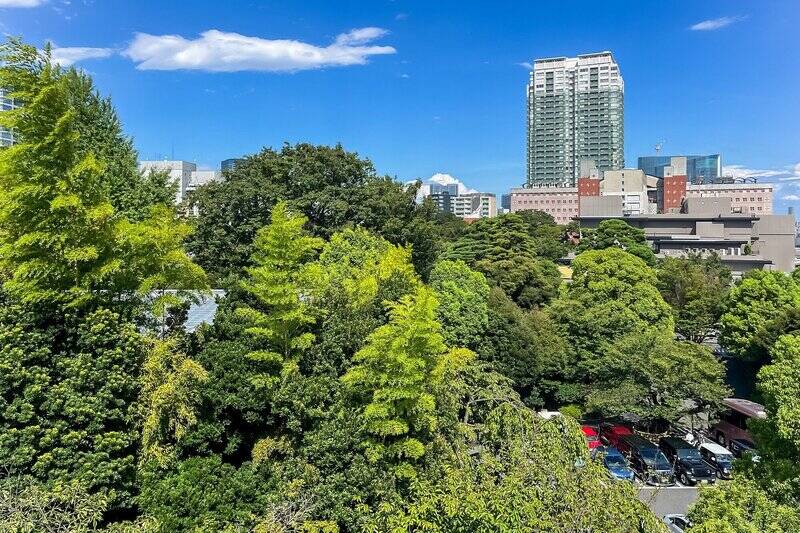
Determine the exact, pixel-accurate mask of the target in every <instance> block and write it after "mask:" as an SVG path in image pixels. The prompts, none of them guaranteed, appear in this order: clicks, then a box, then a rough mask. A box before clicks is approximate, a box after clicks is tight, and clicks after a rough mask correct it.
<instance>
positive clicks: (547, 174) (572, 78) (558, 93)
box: [526, 52, 625, 187]
mask: <svg viewBox="0 0 800 533" xmlns="http://www.w3.org/2000/svg"><path fill="white" fill-rule="evenodd" d="M624 92H625V84H624V81H623V79H622V74H621V73H620V71H619V66H618V65H617V63H616V61H615V60H614V57H613V56H612V54H611V52H599V53H594V54H584V55H579V56H577V57H572V58H569V57H554V58H547V59H537V60H535V61H534V65H533V71H532V72H531V74H530V80H529V83H528V117H527V118H528V143H527V144H528V147H527V148H528V160H527V182H526V185H527V186H528V187H552V186H560V187H574V186H575V185H576V182H577V179H578V178H579V177H580V173H581V169H580V162H581V160H583V159H592V160H594V162H595V164H596V165H597V168H598V169H599V170H600V171H603V170H615V169H619V168H622V167H623V166H624V164H625V156H624V124H623V122H624Z"/></svg>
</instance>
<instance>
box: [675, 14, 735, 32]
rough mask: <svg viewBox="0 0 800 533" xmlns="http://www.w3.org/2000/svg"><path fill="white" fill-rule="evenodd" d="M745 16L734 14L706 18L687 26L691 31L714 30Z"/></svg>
mask: <svg viewBox="0 0 800 533" xmlns="http://www.w3.org/2000/svg"><path fill="white" fill-rule="evenodd" d="M745 18H747V17H742V16H736V17H719V18H715V19H708V20H704V21H702V22H698V23H697V24H692V25H691V26H689V29H690V30H693V31H714V30H718V29H720V28H724V27H725V26H730V25H731V24H733V23H734V22H739V21H741V20H744V19H745Z"/></svg>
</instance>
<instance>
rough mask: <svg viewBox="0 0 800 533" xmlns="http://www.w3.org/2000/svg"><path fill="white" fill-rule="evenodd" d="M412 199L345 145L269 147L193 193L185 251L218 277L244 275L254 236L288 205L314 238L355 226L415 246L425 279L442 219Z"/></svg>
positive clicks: (409, 189)
mask: <svg viewBox="0 0 800 533" xmlns="http://www.w3.org/2000/svg"><path fill="white" fill-rule="evenodd" d="M415 195H416V189H415V188H414V187H413V186H405V185H403V184H401V183H398V182H396V181H394V180H392V179H390V178H389V177H387V176H379V175H378V174H377V173H376V172H375V168H374V166H373V164H372V162H371V161H369V160H368V159H364V158H361V157H359V155H358V154H356V153H353V152H348V151H346V150H345V149H344V148H342V147H341V146H335V147H328V146H314V145H310V144H304V143H301V144H297V145H288V144H287V145H284V146H283V147H282V148H281V149H280V150H273V149H271V148H265V149H263V150H262V151H261V152H259V153H258V154H254V155H252V156H249V157H246V158H244V159H243V160H242V161H241V162H240V163H239V164H237V165H236V168H235V169H234V170H232V171H231V172H229V173H228V174H227V176H226V179H225V181H224V182H220V183H211V184H208V185H205V186H203V187H200V188H199V189H198V190H197V191H196V192H195V193H194V194H193V195H192V198H191V199H190V202H192V203H194V204H196V205H197V206H198V209H199V216H198V218H197V221H196V222H197V224H196V231H195V233H194V234H193V235H192V237H191V239H190V241H189V243H188V248H189V250H190V251H191V252H192V254H193V255H194V257H195V258H196V259H197V262H198V263H199V264H200V265H201V266H203V267H204V268H205V269H206V270H207V271H208V272H209V273H210V274H211V275H212V277H213V278H214V279H215V280H217V281H219V280H223V279H225V278H226V277H229V276H241V274H242V272H243V269H244V268H245V267H247V266H249V265H250V264H251V262H250V259H251V256H252V252H253V250H252V246H253V242H254V239H255V234H256V232H257V231H258V230H259V229H260V228H261V227H263V226H265V225H267V224H268V223H269V216H270V215H269V213H270V209H271V208H272V206H274V205H275V204H276V203H277V202H278V201H279V200H286V201H287V202H289V204H290V206H291V207H292V208H293V209H294V210H295V211H296V212H298V213H301V214H303V215H305V216H306V217H307V218H308V220H309V222H308V229H309V230H310V231H311V233H312V234H314V235H316V236H319V237H330V236H331V235H333V234H334V233H335V232H336V231H339V230H340V229H343V228H344V227H346V226H350V225H352V226H361V227H364V228H366V229H369V230H372V231H375V232H376V233H378V234H379V235H381V236H382V237H384V238H386V239H387V240H388V241H390V242H392V243H393V244H409V243H410V244H412V245H413V250H414V252H413V253H414V257H413V259H414V264H415V266H416V267H417V269H418V271H420V273H421V274H423V275H427V273H428V272H429V271H430V268H431V267H432V266H433V262H434V261H435V260H436V257H437V255H438V254H439V251H440V249H441V246H442V244H441V243H440V240H441V239H442V237H441V236H440V235H439V233H438V232H437V229H438V226H437V223H438V221H439V214H438V213H437V212H436V210H435V209H432V208H431V207H432V206H430V205H428V206H425V205H422V206H419V205H417V203H416V201H415Z"/></svg>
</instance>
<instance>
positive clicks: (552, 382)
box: [476, 287, 572, 406]
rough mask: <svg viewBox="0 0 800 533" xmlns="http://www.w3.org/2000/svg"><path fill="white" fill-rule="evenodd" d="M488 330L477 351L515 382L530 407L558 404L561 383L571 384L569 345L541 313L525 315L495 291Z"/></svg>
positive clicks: (532, 312)
mask: <svg viewBox="0 0 800 533" xmlns="http://www.w3.org/2000/svg"><path fill="white" fill-rule="evenodd" d="M488 305H489V311H488V320H489V322H488V323H489V327H488V328H487V329H486V333H485V334H484V335H483V337H482V339H481V342H480V343H479V345H478V347H477V348H476V351H477V353H478V357H480V358H481V359H483V360H485V361H488V362H490V363H492V365H494V367H495V368H496V369H497V370H498V371H499V372H500V373H502V374H503V375H504V376H507V377H508V378H510V379H511V380H512V382H513V386H514V389H515V390H516V391H517V392H518V393H519V394H520V396H521V397H522V398H523V399H524V400H525V402H526V403H527V404H529V405H536V406H541V405H543V404H545V403H549V402H553V401H557V399H558V398H559V397H560V395H559V392H558V388H559V385H560V383H561V382H564V381H567V380H569V377H570V375H571V366H572V365H571V364H570V362H571V358H570V357H569V352H568V346H567V342H566V341H565V339H564V338H562V337H561V335H560V334H559V331H558V329H557V327H556V325H555V324H554V323H553V322H552V321H551V320H550V317H549V316H548V315H547V314H546V313H544V312H542V311H524V310H522V309H520V307H519V306H517V305H516V304H515V303H514V302H513V301H511V299H509V297H508V296H506V295H505V293H504V292H503V291H502V290H500V289H498V288H496V287H495V288H494V289H492V291H491V292H490V294H489V299H488Z"/></svg>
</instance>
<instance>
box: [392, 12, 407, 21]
mask: <svg viewBox="0 0 800 533" xmlns="http://www.w3.org/2000/svg"><path fill="white" fill-rule="evenodd" d="M407 18H408V13H398V14H397V15H395V16H394V20H406V19H407Z"/></svg>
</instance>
